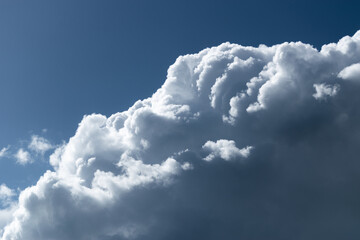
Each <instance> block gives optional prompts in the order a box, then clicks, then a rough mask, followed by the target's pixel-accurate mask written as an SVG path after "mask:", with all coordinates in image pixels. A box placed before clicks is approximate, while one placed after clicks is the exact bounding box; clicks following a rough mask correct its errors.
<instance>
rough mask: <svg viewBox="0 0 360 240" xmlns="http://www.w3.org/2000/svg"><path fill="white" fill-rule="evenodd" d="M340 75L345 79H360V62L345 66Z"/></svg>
mask: <svg viewBox="0 0 360 240" xmlns="http://www.w3.org/2000/svg"><path fill="white" fill-rule="evenodd" d="M338 76H339V77H340V78H342V79H344V80H352V81H360V63H354V64H352V65H350V66H348V67H346V68H344V69H343V70H341V72H340V73H339V75H338Z"/></svg>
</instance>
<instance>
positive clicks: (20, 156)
mask: <svg viewBox="0 0 360 240" xmlns="http://www.w3.org/2000/svg"><path fill="white" fill-rule="evenodd" d="M14 157H15V158H16V163H18V164H20V165H26V164H28V163H32V162H33V159H32V158H31V156H30V153H29V152H28V151H26V150H24V149H22V148H20V149H19V150H18V151H17V152H16V154H15V155H14Z"/></svg>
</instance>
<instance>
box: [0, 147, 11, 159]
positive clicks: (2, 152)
mask: <svg viewBox="0 0 360 240" xmlns="http://www.w3.org/2000/svg"><path fill="white" fill-rule="evenodd" d="M9 148H10V146H7V147H3V148H2V149H1V150H0V158H2V157H5V156H6V155H7V153H8V150H9Z"/></svg>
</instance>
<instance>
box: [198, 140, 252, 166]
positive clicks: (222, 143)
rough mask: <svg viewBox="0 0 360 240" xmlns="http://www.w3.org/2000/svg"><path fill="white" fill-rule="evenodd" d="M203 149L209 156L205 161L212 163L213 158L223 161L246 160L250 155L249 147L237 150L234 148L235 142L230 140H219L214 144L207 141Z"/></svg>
mask: <svg viewBox="0 0 360 240" xmlns="http://www.w3.org/2000/svg"><path fill="white" fill-rule="evenodd" d="M203 149H205V150H206V151H208V152H210V154H209V155H208V156H207V157H206V158H204V160H206V161H212V160H213V159H215V158H218V157H220V158H222V159H224V160H227V161H229V160H232V159H237V158H241V157H243V158H246V157H248V156H249V155H250V150H251V149H252V147H251V146H247V147H245V148H242V149H239V148H237V147H236V146H235V142H234V141H232V140H225V139H220V140H218V141H216V142H213V141H207V142H206V143H205V144H204V146H203Z"/></svg>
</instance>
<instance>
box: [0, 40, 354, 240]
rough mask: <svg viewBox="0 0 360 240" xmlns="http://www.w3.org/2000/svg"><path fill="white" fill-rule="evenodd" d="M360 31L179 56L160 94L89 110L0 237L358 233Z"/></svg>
mask: <svg viewBox="0 0 360 240" xmlns="http://www.w3.org/2000/svg"><path fill="white" fill-rule="evenodd" d="M359 37H360V33H357V34H356V35H354V36H353V37H344V38H342V39H341V40H340V41H339V42H338V43H336V44H335V43H333V44H328V45H325V46H323V47H322V49H321V51H318V50H316V49H315V48H313V47H312V46H310V45H308V44H303V43H301V42H297V43H283V44H279V45H275V46H271V47H267V46H264V45H261V46H260V47H258V48H255V47H243V46H239V45H236V44H230V43H224V44H221V45H220V46H217V47H213V48H208V49H205V50H203V51H201V52H199V53H197V54H192V55H186V56H181V57H179V58H178V59H177V60H176V62H175V63H174V64H173V65H172V66H170V67H169V69H168V75H167V79H166V81H165V83H164V84H163V86H161V88H160V89H158V90H157V91H156V92H155V93H154V94H153V95H152V96H151V97H150V98H147V99H144V100H139V101H137V102H136V103H135V104H134V105H133V106H132V107H130V108H129V109H128V110H127V111H124V112H120V113H115V114H113V115H112V116H110V117H106V116H103V115H101V114H92V115H88V116H84V118H83V120H82V121H81V123H80V124H79V127H78V129H77V131H76V133H75V135H74V136H73V137H72V138H70V140H69V141H68V142H67V143H66V144H64V145H62V146H60V147H58V148H57V149H56V150H55V152H54V154H52V155H51V157H50V163H51V165H52V166H53V167H54V170H53V171H48V172H46V173H45V174H44V175H43V176H42V177H41V178H40V179H39V181H38V182H37V184H36V185H34V186H32V187H29V188H27V189H25V190H24V191H22V192H21V194H20V197H19V201H18V208H17V210H16V211H15V213H14V217H13V218H12V220H11V222H10V223H9V224H8V225H7V226H6V227H5V228H4V232H3V236H2V238H1V239H2V240H25V239H26V240H35V239H36V240H45V239H46V240H47V239H53V240H67V239H77V240H85V239H86V240H89V239H90V240H98V239H101V240H114V239H129V238H130V239H131V238H132V239H149V240H151V239H176V240H177V239H191V238H196V239H218V236H222V237H223V238H234V236H235V237H238V238H244V239H296V238H301V239H309V238H311V237H313V236H314V235H316V236H323V238H326V239H329V236H332V235H331V231H330V232H329V231H328V229H336V231H337V232H338V233H348V232H352V233H353V234H355V235H356V236H360V232H359V230H358V227H357V226H355V225H356V224H353V223H354V222H356V221H357V219H358V216H357V215H356V209H357V205H358V200H359V198H358V196H357V195H356V194H355V195H354V189H358V188H359V187H360V186H359V185H360V184H359V179H358V174H357V172H356V169H359V167H360V166H359V163H358V162H359V161H358V145H359V142H360V139H359V136H360V135H359V133H360V126H359V124H358V123H359V121H360V111H359V109H358V105H359V104H360V98H359V96H360V95H359V91H360V89H359V88H360V86H358V85H356V84H352V82H351V81H344V80H342V79H340V78H339V77H337V73H339V72H341V71H342V70H343V69H346V68H347V67H349V66H353V65H354V64H356V63H358V62H360V38H359ZM341 75H342V74H340V76H341ZM314 88H315V91H316V93H315V94H314ZM339 89H341V91H339ZM335 94H336V97H333V98H332V99H331V101H324V102H323V104H319V103H318V101H317V99H322V98H325V97H332V96H334V95H335ZM211 139H219V140H217V141H216V142H215V141H211ZM227 139H228V140H227ZM229 139H231V140H229ZM43 142H44V141H42V143H43ZM204 143H205V144H204ZM35 145H36V146H39V144H35ZM45 145H46V144H45ZM244 146H253V147H254V148H252V147H245V148H242V149H241V148H238V147H244ZM37 149H43V150H42V151H45V150H44V149H47V147H42V148H37ZM184 149H186V150H185V151H184ZM250 150H251V151H250ZM39 151H40V150H39ZM204 151H206V153H207V154H208V155H207V156H206V157H205V160H212V159H214V158H222V159H224V160H233V161H214V162H213V163H212V164H209V163H207V162H205V161H203V153H204ZM17 155H19V156H18V159H26V160H23V161H22V162H24V163H26V162H29V161H31V160H29V159H30V157H29V154H28V153H27V152H26V151H25V150H23V149H20V150H19V152H18V153H17ZM245 157H247V158H249V161H247V162H246V164H243V163H239V162H241V161H237V160H241V159H243V158H245ZM344 196H347V197H344ZM349 196H351V197H354V200H351V201H347V199H349ZM354 209H355V211H354ZM269 219H271V221H269ZM337 219H341V222H339V221H338V220H337ZM234 223H236V224H234ZM254 226H257V227H256V228H254ZM259 226H260V227H259ZM309 226H311V227H309ZM259 228H260V231H259ZM304 229H305V230H304ZM345 230H346V231H345ZM299 233H301V235H300V236H298V234H299ZM340 236H342V235H340Z"/></svg>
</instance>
